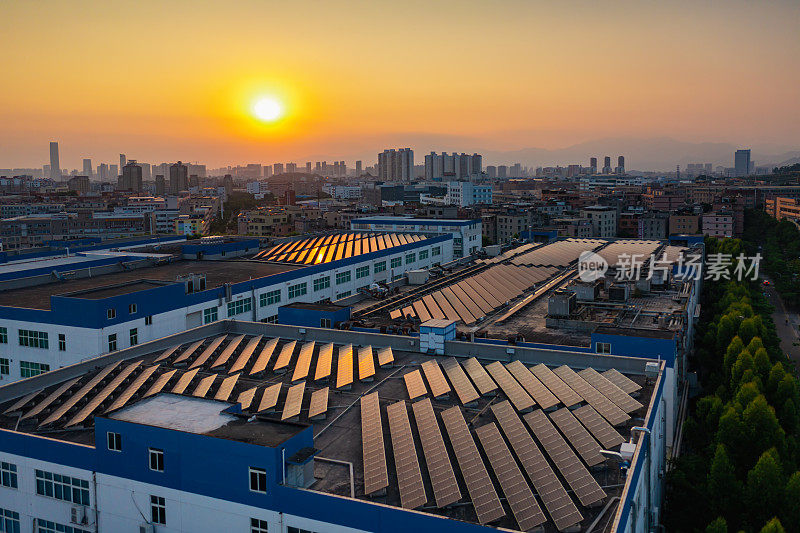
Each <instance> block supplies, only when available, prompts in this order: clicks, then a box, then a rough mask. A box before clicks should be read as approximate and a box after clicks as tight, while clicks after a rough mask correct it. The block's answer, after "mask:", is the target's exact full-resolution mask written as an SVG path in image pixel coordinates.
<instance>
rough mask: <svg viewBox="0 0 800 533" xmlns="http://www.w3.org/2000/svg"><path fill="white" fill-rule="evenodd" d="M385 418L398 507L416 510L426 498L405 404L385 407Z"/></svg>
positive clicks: (398, 403)
mask: <svg viewBox="0 0 800 533" xmlns="http://www.w3.org/2000/svg"><path fill="white" fill-rule="evenodd" d="M386 416H387V417H388V419H389V431H390V433H391V435H392V450H393V451H394V467H395V470H396V471H397V488H398V489H399V491H400V505H401V506H402V507H405V508H406V509H416V508H417V507H419V506H421V505H425V503H427V501H428V497H427V496H426V495H425V485H424V484H423V483H422V472H421V471H420V468H419V459H418V458H417V449H416V447H415V446H414V436H413V434H412V432H411V422H409V420H408V409H407V407H406V402H405V401H403V400H401V401H399V402H396V403H393V404H390V405H388V406H386Z"/></svg>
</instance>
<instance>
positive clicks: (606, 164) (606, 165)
mask: <svg viewBox="0 0 800 533" xmlns="http://www.w3.org/2000/svg"><path fill="white" fill-rule="evenodd" d="M603 174H611V157H609V156H605V157H604V158H603Z"/></svg>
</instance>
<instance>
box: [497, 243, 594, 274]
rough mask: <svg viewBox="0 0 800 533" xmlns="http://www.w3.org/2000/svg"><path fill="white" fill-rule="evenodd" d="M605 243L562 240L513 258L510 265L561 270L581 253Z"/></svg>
mask: <svg viewBox="0 0 800 533" xmlns="http://www.w3.org/2000/svg"><path fill="white" fill-rule="evenodd" d="M605 243H606V241H603V240H599V239H564V240H563V241H557V242H554V243H550V244H548V245H545V246H540V247H538V248H535V249H533V250H531V251H530V252H528V253H525V254H522V255H519V256H517V257H514V258H513V259H512V260H511V264H512V265H533V266H552V267H561V268H563V267H566V266H568V265H569V264H570V263H572V262H573V261H577V260H578V257H579V256H580V255H581V253H583V252H589V251H593V250H596V249H598V248H599V247H600V246H602V245H603V244H605Z"/></svg>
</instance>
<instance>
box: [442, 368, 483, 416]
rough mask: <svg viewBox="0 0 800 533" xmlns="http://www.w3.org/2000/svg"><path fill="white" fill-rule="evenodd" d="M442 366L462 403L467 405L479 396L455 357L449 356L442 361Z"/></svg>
mask: <svg viewBox="0 0 800 533" xmlns="http://www.w3.org/2000/svg"><path fill="white" fill-rule="evenodd" d="M442 368H444V371H445V373H447V377H448V378H450V383H452V384H453V388H454V389H455V391H456V395H457V396H458V399H459V400H460V401H461V403H462V404H464V405H467V404H471V403H474V402H475V400H477V399H478V398H479V397H480V395H479V394H478V391H476V390H475V387H473V386H472V383H470V381H469V378H468V377H467V374H466V373H464V369H463V368H461V365H459V364H458V361H457V360H456V358H455V357H450V358H449V359H445V360H444V361H442Z"/></svg>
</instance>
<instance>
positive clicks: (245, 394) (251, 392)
mask: <svg viewBox="0 0 800 533" xmlns="http://www.w3.org/2000/svg"><path fill="white" fill-rule="evenodd" d="M257 390H258V387H253V388H250V389H247V390H246V391H242V392H240V393H239V396H238V397H237V398H236V402H237V403H239V404H241V406H242V411H247V410H248V409H250V405H251V404H252V403H253V398H255V397H256V391H257Z"/></svg>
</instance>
